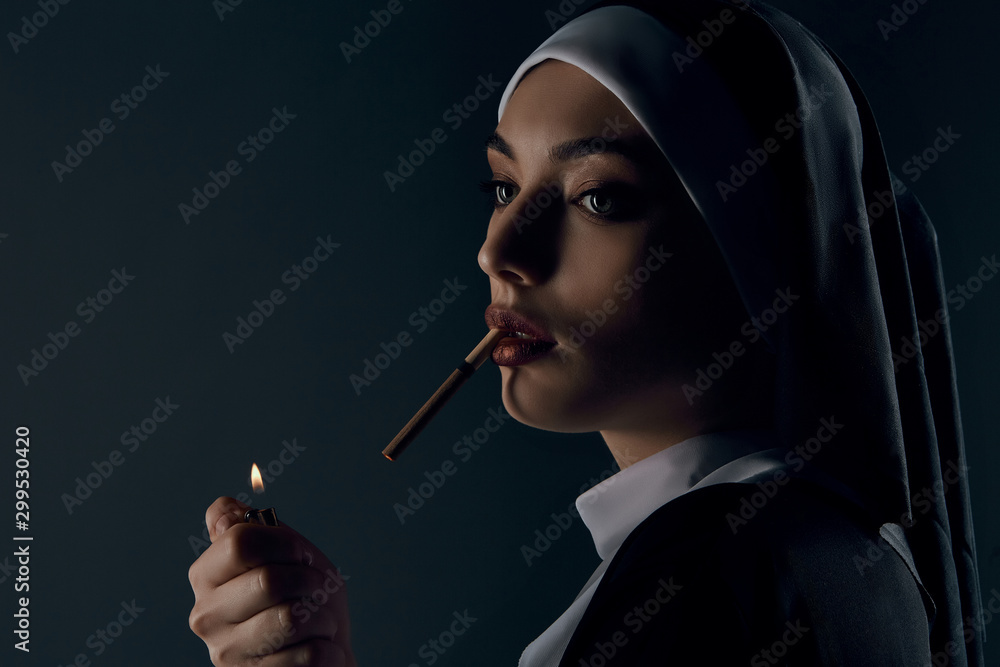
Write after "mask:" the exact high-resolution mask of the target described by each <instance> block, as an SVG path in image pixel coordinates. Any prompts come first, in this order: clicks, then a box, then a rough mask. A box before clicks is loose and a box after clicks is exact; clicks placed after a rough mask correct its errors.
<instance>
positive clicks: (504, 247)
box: [479, 183, 564, 286]
mask: <svg viewBox="0 0 1000 667" xmlns="http://www.w3.org/2000/svg"><path fill="white" fill-rule="evenodd" d="M563 211H564V207H563V201H562V189H561V187H560V186H559V184H558V183H549V184H544V185H539V186H537V187H534V188H532V189H530V190H529V189H526V188H525V189H522V190H521V191H520V192H518V194H517V197H515V198H514V201H512V202H511V203H509V204H508V205H507V206H505V207H503V208H502V209H499V210H497V211H496V212H495V213H494V214H493V217H492V218H491V220H490V225H489V228H488V229H487V231H486V241H485V242H484V243H483V246H482V248H480V249H479V267H480V268H481V269H482V270H483V271H484V272H485V273H486V275H488V276H489V277H490V278H494V279H496V280H499V281H502V282H507V283H511V284H514V285H524V286H530V285H538V284H541V283H543V282H545V281H546V280H547V279H548V278H549V277H550V276H551V275H552V273H553V272H554V271H555V269H556V265H557V263H558V245H559V244H558V240H559V235H560V233H561V231H562V229H561V228H562V223H563Z"/></svg>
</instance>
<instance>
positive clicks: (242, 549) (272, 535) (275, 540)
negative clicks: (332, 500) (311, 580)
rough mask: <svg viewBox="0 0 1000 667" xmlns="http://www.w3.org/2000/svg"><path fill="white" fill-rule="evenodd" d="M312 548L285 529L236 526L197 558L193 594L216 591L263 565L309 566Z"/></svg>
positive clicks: (192, 575) (192, 571)
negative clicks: (235, 578) (208, 590)
mask: <svg viewBox="0 0 1000 667" xmlns="http://www.w3.org/2000/svg"><path fill="white" fill-rule="evenodd" d="M313 551H314V547H313V546H312V545H311V544H309V543H308V542H307V541H306V540H305V539H304V538H302V536H300V535H299V534H298V533H297V532H295V531H294V530H292V529H291V528H288V527H286V526H277V527H275V526H256V525H252V524H249V523H238V524H235V525H234V526H232V527H231V528H229V529H228V530H227V531H226V532H225V533H223V534H222V535H221V536H220V537H219V538H218V539H217V540H216V541H215V542H214V543H213V544H212V546H210V547H209V548H208V549H206V550H205V552H204V553H203V554H202V555H201V556H199V557H198V560H196V561H195V562H194V564H193V565H192V566H191V569H190V570H189V571H188V578H189V579H190V580H191V586H192V587H193V588H194V589H195V591H199V590H204V589H205V588H217V587H218V586H221V585H222V584H224V583H225V582H227V581H229V580H230V579H232V578H234V577H236V576H238V575H240V574H243V573H244V572H248V571H249V570H252V569H254V568H255V567H259V566H260V565H263V564H264V563H285V564H290V565H292V564H300V565H307V566H308V565H311V564H312V563H314V562H315V561H316V557H315V556H314V555H313Z"/></svg>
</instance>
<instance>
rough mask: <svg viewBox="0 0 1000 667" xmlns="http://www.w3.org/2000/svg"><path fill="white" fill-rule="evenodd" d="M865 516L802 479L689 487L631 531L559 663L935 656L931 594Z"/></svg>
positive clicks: (911, 661) (830, 661) (857, 660)
mask: <svg viewBox="0 0 1000 667" xmlns="http://www.w3.org/2000/svg"><path fill="white" fill-rule="evenodd" d="M766 491H770V492H771V495H770V497H769V496H768V493H767V492H766ZM865 516H866V515H865V513H864V512H862V511H860V509H859V508H857V507H856V506H854V505H852V504H851V503H850V502H848V501H847V500H845V499H843V498H841V497H840V496H837V495H835V494H833V493H831V492H830V491H828V490H826V489H824V488H822V487H820V486H818V485H816V484H813V483H811V482H806V481H803V480H794V479H793V480H791V481H787V483H786V484H785V485H783V486H773V487H771V488H770V489H768V490H762V489H761V488H760V487H758V486H757V485H754V484H719V485H714V486H709V487H706V488H703V489H699V490H696V491H692V492H690V493H688V494H685V495H683V496H681V497H679V498H677V499H675V500H673V501H671V502H669V503H667V504H666V505H664V506H663V507H661V508H660V509H658V510H657V511H656V512H654V513H653V514H652V515H650V516H649V517H648V518H647V519H646V520H644V521H643V522H642V523H641V524H640V525H639V526H638V527H637V528H636V529H635V530H634V531H633V532H632V533H631V534H630V535H629V536H628V538H627V539H626V540H625V542H624V543H623V544H622V546H621V548H620V549H619V550H618V552H617V553H616V554H615V556H614V558H613V560H612V562H611V564H610V566H609V567H608V569H607V571H606V572H605V574H604V577H603V579H602V580H601V583H600V584H599V586H598V588H597V590H596V592H595V593H594V597H593V599H592V600H591V602H590V605H589V606H588V607H587V610H586V612H585V613H584V616H583V618H582V619H581V621H580V623H579V625H578V626H577V628H576V631H575V632H574V634H573V636H572V639H571V640H570V643H569V645H568V647H567V649H566V651H565V653H564V655H563V658H562V661H561V662H560V667H581V666H591V667H600V666H602V665H607V666H608V667H610V666H615V667H621V666H624V665H629V666H639V665H643V666H645V665H663V666H666V665H670V666H672V667H673V666H680V665H712V666H714V665H750V666H751V667H763V666H767V665H877V666H879V667H888V666H894V665H906V666H907V667H910V666H913V665H921V666H923V665H930V664H931V655H930V652H929V649H928V646H929V640H928V636H929V633H928V628H929V618H930V614H932V613H933V612H932V606H931V603H930V602H929V599H928V598H926V597H925V596H924V594H923V593H922V587H921V585H920V584H919V582H918V580H917V579H915V577H914V575H913V574H911V571H910V569H909V568H908V567H907V565H906V562H905V561H904V559H903V558H902V557H901V556H900V555H899V554H897V552H896V551H895V550H894V549H893V548H892V547H891V546H890V544H889V543H888V542H887V541H886V540H884V539H883V538H882V537H880V535H879V532H878V526H876V525H874V524H872V523H871V522H870V521H868V520H866V518H865ZM939 659H940V658H939Z"/></svg>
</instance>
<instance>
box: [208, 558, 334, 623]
mask: <svg viewBox="0 0 1000 667" xmlns="http://www.w3.org/2000/svg"><path fill="white" fill-rule="evenodd" d="M324 579H325V577H324V575H323V574H322V573H321V572H320V571H319V570H316V569H313V568H311V567H302V566H301V565H281V564H267V565H262V566H260V567H256V568H254V569H252V570H249V571H248V572H244V573H243V574H241V575H238V576H236V577H235V578H233V579H230V580H229V581H227V582H226V583H224V584H222V585H221V586H219V587H218V588H216V589H215V591H213V592H212V594H211V596H212V601H211V602H212V605H213V607H215V608H219V609H221V610H222V612H221V617H220V620H221V621H223V622H225V623H242V622H243V621H245V620H247V619H249V618H252V617H253V616H255V615H257V614H259V613H260V612H262V611H264V610H265V609H268V608H269V607H273V606H274V605H276V604H279V603H281V602H296V601H299V600H302V599H303V598H307V599H309V600H312V599H313V598H315V597H319V596H320V595H321V594H322V593H323V592H324V591H325V590H330V588H329V584H327V585H326V589H324V583H325V582H324ZM320 599H321V600H322V599H323V598H322V597H321V598H320ZM206 602H207V601H206Z"/></svg>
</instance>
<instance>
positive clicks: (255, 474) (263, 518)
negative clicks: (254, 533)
mask: <svg viewBox="0 0 1000 667" xmlns="http://www.w3.org/2000/svg"><path fill="white" fill-rule="evenodd" d="M250 485H251V486H253V492H254V493H256V494H260V493H264V480H263V479H261V476H260V470H259V469H258V468H257V464H256V463H254V464H253V467H252V468H251V469H250ZM243 520H244V521H246V522H247V523H252V524H256V525H258V526H277V525H279V524H278V513H277V512H275V511H274V508H273V507H268V508H266V509H262V510H259V509H256V508H253V507H251V508H250V509H248V510H247V511H246V514H244V515H243Z"/></svg>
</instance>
